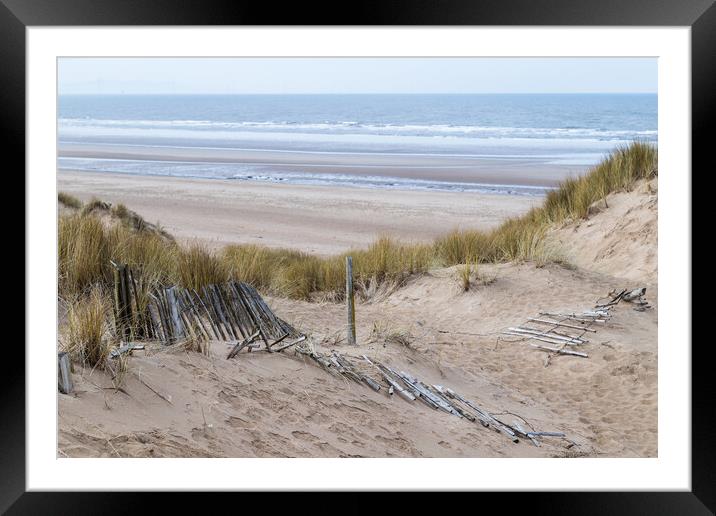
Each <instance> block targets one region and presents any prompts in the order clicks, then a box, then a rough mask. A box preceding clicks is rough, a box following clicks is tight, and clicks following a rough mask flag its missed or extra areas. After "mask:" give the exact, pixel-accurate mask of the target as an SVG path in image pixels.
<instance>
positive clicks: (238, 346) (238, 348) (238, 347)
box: [226, 331, 259, 360]
mask: <svg viewBox="0 0 716 516" xmlns="http://www.w3.org/2000/svg"><path fill="white" fill-rule="evenodd" d="M258 336H259V332H258V331H256V332H255V333H254V334H253V335H250V336H248V337H246V338H245V339H244V340H242V341H240V342H237V343H236V345H235V346H234V347H233V348H232V349H231V351H229V354H228V355H227V356H226V358H227V360H228V359H230V358H234V357H235V356H236V355H237V354H238V353H239V351H241V350H242V349H244V348H245V347H246V346H248V345H249V344H251V343H252V342H253V341H254V339H255V338H256V337H258Z"/></svg>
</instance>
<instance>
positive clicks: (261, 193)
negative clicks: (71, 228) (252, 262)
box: [57, 170, 542, 256]
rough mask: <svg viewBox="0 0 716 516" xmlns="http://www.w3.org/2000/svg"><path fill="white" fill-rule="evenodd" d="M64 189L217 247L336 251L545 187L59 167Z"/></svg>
mask: <svg viewBox="0 0 716 516" xmlns="http://www.w3.org/2000/svg"><path fill="white" fill-rule="evenodd" d="M57 188H58V191H64V192H67V193H69V194H71V195H74V196H76V197H78V198H80V199H81V200H83V201H88V200H90V199H91V198H93V197H97V198H100V199H102V200H105V201H109V202H112V203H123V204H125V205H126V206H127V207H128V208H130V209H132V210H134V211H136V212H138V213H139V214H140V215H142V216H143V217H144V218H145V219H147V220H148V221H149V222H153V223H154V222H159V223H160V224H161V225H162V226H163V227H164V228H166V229H167V230H168V231H169V232H170V233H172V234H174V235H175V236H176V237H177V238H178V239H180V240H194V239H198V240H199V241H201V242H203V243H205V244H207V245H208V246H209V247H212V248H218V247H222V246H224V245H227V244H260V245H266V246H268V247H284V248H292V249H298V250H300V251H303V252H307V253H311V254H316V255H323V256H325V255H332V254H338V253H341V252H344V251H347V250H348V249H351V248H362V247H366V246H367V245H369V244H371V243H372V242H373V241H375V239H376V238H378V237H380V236H392V237H394V238H397V239H399V240H402V241H406V242H432V241H433V240H434V239H435V237H437V236H440V235H444V234H445V233H447V232H448V231H450V230H452V229H455V228H460V229H490V228H492V227H495V226H497V225H498V224H500V223H501V222H502V221H504V220H505V219H507V218H510V217H514V216H518V215H521V214H523V213H525V212H527V211H528V210H529V209H530V208H531V207H533V206H536V205H538V204H540V203H541V202H542V196H526V195H508V194H503V193H490V194H486V193H475V192H446V191H421V190H401V189H382V188H355V187H350V186H325V185H299V184H276V183H267V182H258V181H236V180H226V179H195V178H180V177H171V176H147V175H129V174H115V173H110V172H85V171H71V170H58V171H57Z"/></svg>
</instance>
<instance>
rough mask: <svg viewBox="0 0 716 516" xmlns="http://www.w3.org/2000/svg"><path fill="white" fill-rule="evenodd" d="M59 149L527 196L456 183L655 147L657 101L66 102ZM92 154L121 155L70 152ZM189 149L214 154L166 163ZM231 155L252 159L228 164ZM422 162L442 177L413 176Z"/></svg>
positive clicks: (139, 160)
mask: <svg viewBox="0 0 716 516" xmlns="http://www.w3.org/2000/svg"><path fill="white" fill-rule="evenodd" d="M58 140H59V142H58V143H59V153H58V168H60V169H72V170H81V171H82V170H86V171H105V172H114V173H126V174H146V175H155V176H156V175H158V176H163V175H166V176H182V177H199V178H217V179H235V180H248V181H270V182H282V183H297V184H329V185H331V184H336V185H348V186H363V187H370V188H407V189H436V190H459V191H464V190H485V191H505V192H507V193H523V194H528V195H529V194H534V193H538V194H539V193H540V192H542V187H534V186H532V187H530V186H528V185H519V184H510V182H509V181H506V182H505V184H500V182H499V181H497V182H495V181H492V182H491V184H482V183H480V182H479V180H478V179H476V180H475V181H472V180H465V179H464V177H463V178H461V179H460V180H456V179H455V178H454V172H455V168H456V167H463V168H464V169H465V175H468V176H469V170H470V167H471V166H473V165H472V164H473V163H475V164H478V163H480V162H481V160H483V161H484V160H489V161H490V163H493V164H494V163H497V164H501V163H504V164H505V165H506V168H509V165H510V164H511V163H519V164H520V166H523V167H529V166H530V164H534V165H535V167H536V170H548V169H549V168H550V167H554V168H558V169H563V170H567V171H569V170H575V171H579V170H584V169H585V168H586V167H589V166H590V165H593V164H595V163H597V162H599V161H600V160H601V159H603V158H604V157H605V156H606V155H607V154H608V153H609V152H610V151H612V150H613V149H615V148H616V147H618V146H622V145H626V144H628V143H629V142H631V141H634V140H640V141H647V142H653V143H656V141H657V95H656V94H465V95H462V94H444V95H443V94H441V95H438V94H431V95H417V94H411V95H62V96H60V97H59V103H58ZM83 146H84V147H86V148H88V149H96V148H97V147H98V146H102V148H104V149H112V148H117V149H118V150H122V152H118V155H122V157H121V158H115V157H112V156H111V155H108V154H107V153H106V152H104V153H102V154H101V155H99V154H98V155H96V156H95V155H92V153H91V152H85V153H81V155H77V153H75V154H73V153H67V152H63V148H66V147H72V148H74V149H77V148H79V149H82V148H83ZM126 149H150V150H152V149H153V152H154V154H156V155H161V158H156V157H151V152H150V157H151V159H150V158H148V157H147V155H146V154H145V155H140V156H134V155H132V153H131V152H125V151H126ZM187 149H189V150H194V151H202V150H203V151H206V153H205V155H203V157H202V159H201V160H197V159H193V158H192V159H190V158H185V157H177V158H176V159H170V158H168V157H167V156H169V157H171V156H172V155H173V154H177V155H178V156H181V155H182V154H181V152H178V153H177V152H176V151H182V150H183V151H186V150H187ZM232 149H233V150H237V151H241V152H244V153H245V152H249V154H250V155H251V156H252V159H247V160H245V161H244V162H242V160H241V158H232V159H231V160H226V159H223V158H222V157H221V156H226V155H227V154H226V152H223V153H222V151H227V150H232ZM262 153H263V154H262ZM183 155H184V156H186V155H196V154H191V153H189V154H186V152H185V153H184V154H183ZM239 155H241V154H239ZM262 155H265V156H266V159H261V158H260V156H262ZM212 156H213V157H212ZM256 156H259V157H258V158H257V157H256ZM277 156H278V157H279V158H277ZM423 162H425V163H426V165H425V166H426V167H429V168H430V169H431V170H432V171H433V172H434V173H432V174H431V175H430V177H426V176H425V174H422V175H420V176H419V177H417V176H416V177H410V173H409V169H410V168H411V167H413V168H414V169H416V170H417V169H419V168H420V167H421V166H422V165H421V163H423ZM371 167H373V169H374V170H377V168H380V169H381V173H380V174H378V173H372V172H371ZM391 167H393V168H391ZM441 167H443V168H441ZM443 169H444V170H445V171H447V170H448V169H450V170H452V173H451V174H448V173H447V172H444V174H445V177H442V176H441V174H442V173H441V170H443ZM386 170H387V172H386ZM390 170H396V171H397V170H401V173H400V174H398V173H396V174H395V177H392V176H391V174H390ZM406 170H407V172H406ZM448 176H449V177H448ZM513 182H514V181H513Z"/></svg>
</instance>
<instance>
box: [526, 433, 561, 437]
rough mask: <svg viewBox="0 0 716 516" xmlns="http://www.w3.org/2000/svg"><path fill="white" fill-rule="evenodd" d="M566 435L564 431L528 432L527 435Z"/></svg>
mask: <svg viewBox="0 0 716 516" xmlns="http://www.w3.org/2000/svg"><path fill="white" fill-rule="evenodd" d="M531 435H534V436H545V437H566V436H565V434H564V433H562V432H527V436H528V437H529V436H531Z"/></svg>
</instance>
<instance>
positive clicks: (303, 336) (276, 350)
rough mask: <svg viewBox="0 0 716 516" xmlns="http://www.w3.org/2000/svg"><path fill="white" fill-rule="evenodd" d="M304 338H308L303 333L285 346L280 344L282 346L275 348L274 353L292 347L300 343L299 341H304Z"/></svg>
mask: <svg viewBox="0 0 716 516" xmlns="http://www.w3.org/2000/svg"><path fill="white" fill-rule="evenodd" d="M304 340H306V336H305V335H301V336H300V337H299V338H297V339H294V340H292V341H291V342H287V343H285V344H284V345H283V346H280V347H278V348H276V349H274V350H273V351H274V353H278V352H280V351H283V350H284V349H287V348H290V347H291V346H294V345H296V344H298V343H299V342H303V341H304Z"/></svg>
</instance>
